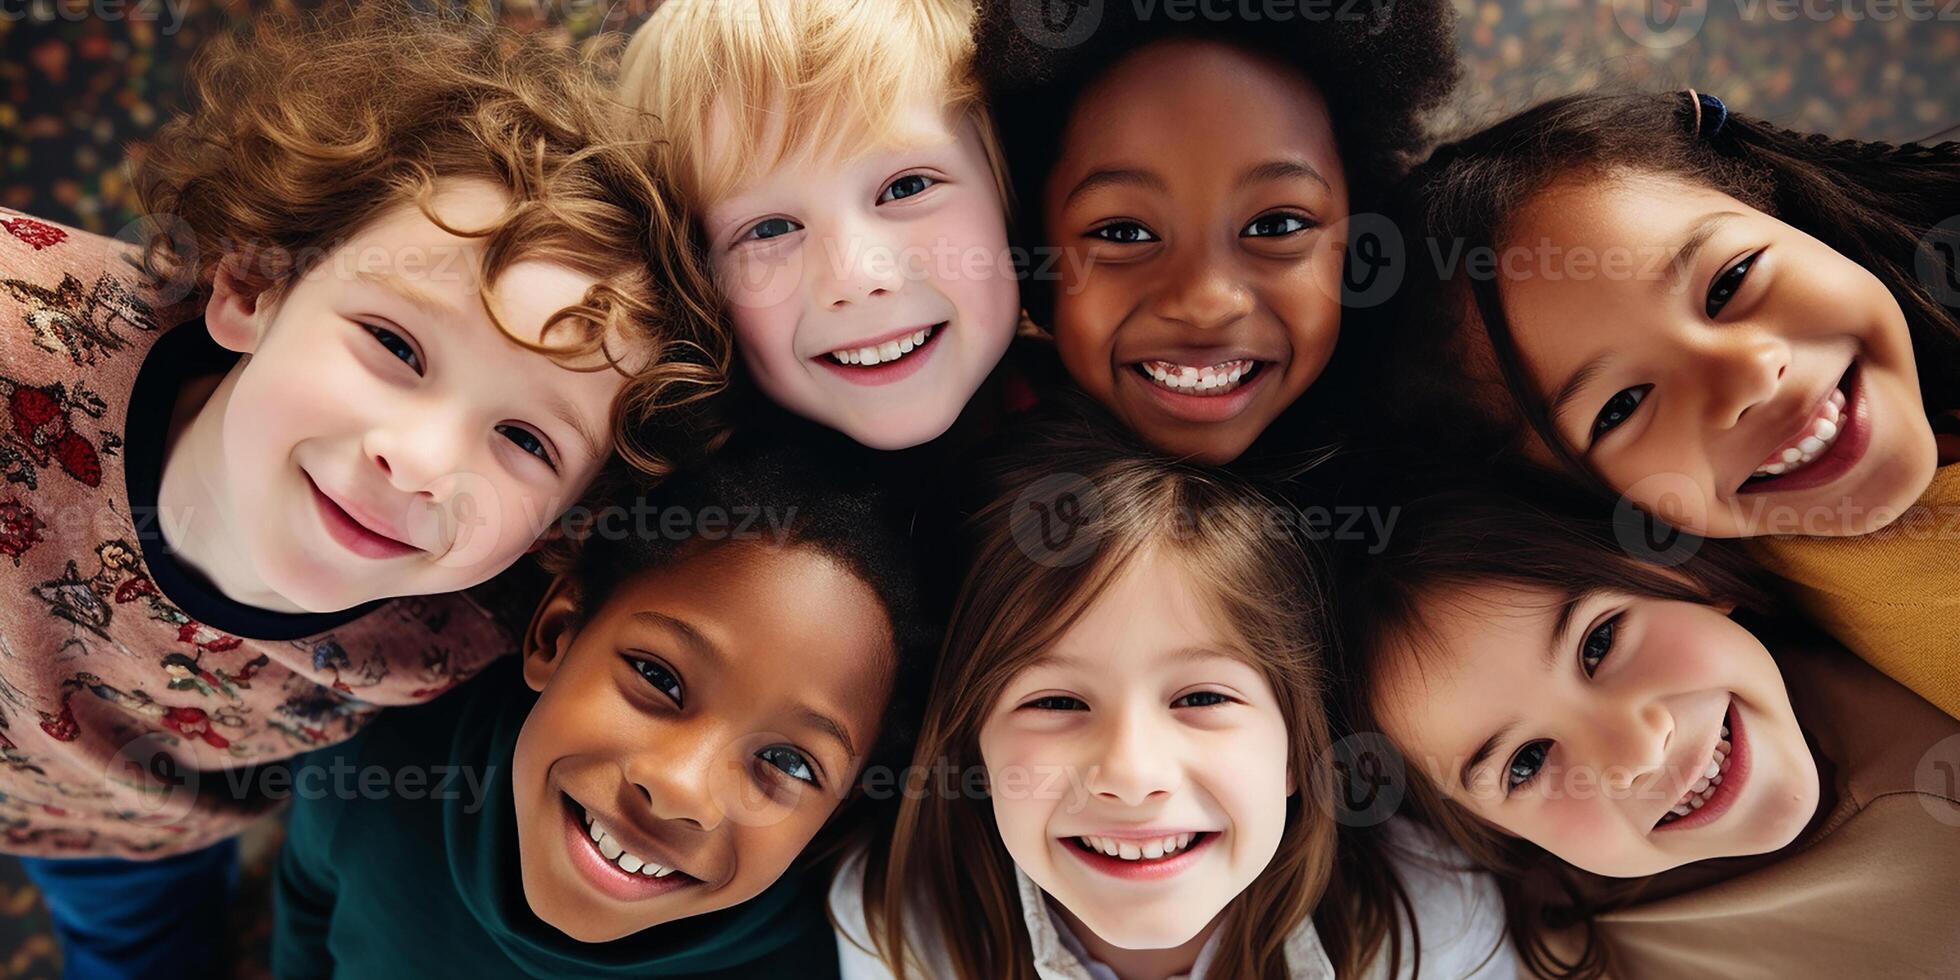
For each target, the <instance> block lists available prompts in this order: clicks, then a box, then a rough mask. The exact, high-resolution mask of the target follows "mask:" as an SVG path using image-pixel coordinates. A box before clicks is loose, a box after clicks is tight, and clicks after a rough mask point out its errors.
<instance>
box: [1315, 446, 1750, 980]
mask: <svg viewBox="0 0 1960 980" xmlns="http://www.w3.org/2000/svg"><path fill="white" fill-rule="evenodd" d="M1404 476H1405V478H1406V474H1405V475H1404ZM1432 476H1433V478H1431V477H1419V478H1418V479H1417V481H1416V482H1415V483H1414V486H1417V487H1448V489H1438V490H1424V489H1416V490H1414V491H1412V492H1409V493H1407V494H1406V495H1405V496H1403V497H1402V498H1400V499H1402V500H1403V501H1404V502H1403V503H1401V504H1399V505H1397V506H1399V508H1400V509H1399V515H1398V520H1397V523H1396V525H1395V533H1394V534H1393V535H1392V536H1390V537H1389V538H1388V540H1387V542H1386V543H1385V546H1384V547H1382V548H1381V549H1380V551H1379V553H1376V554H1362V553H1360V551H1359V550H1358V549H1356V550H1349V551H1345V552H1342V553H1341V559H1340V560H1339V561H1338V562H1337V563H1336V565H1335V569H1334V575H1333V589H1332V594H1333V598H1334V602H1335V608H1337V609H1338V610H1339V611H1340V613H1339V618H1338V628H1337V632H1338V643H1337V644H1336V650H1337V651H1338V654H1337V656H1336V658H1335V676H1336V677H1337V678H1338V679H1339V689H1338V691H1337V693H1336V698H1335V700H1336V704H1337V705H1338V707H1337V709H1336V710H1335V725H1336V727H1335V734H1336V735H1348V734H1354V733H1379V732H1381V731H1383V728H1382V725H1381V721H1380V720H1379V719H1380V713H1379V711H1378V710H1377V705H1378V704H1379V703H1380V702H1379V701H1378V698H1380V697H1381V696H1382V695H1383V691H1382V678H1383V676H1384V675H1385V674H1386V672H1387V669H1386V668H1387V662H1388V658H1389V657H1390V656H1391V655H1392V654H1391V653H1390V651H1391V650H1405V651H1407V650H1413V651H1420V650H1424V649H1428V648H1429V646H1428V644H1426V643H1425V642H1423V641H1425V640H1427V639H1429V637H1428V636H1427V628H1426V624H1425V616H1424V608H1425V604H1426V603H1427V602H1429V601H1431V600H1432V599H1433V598H1435V597H1436V596H1437V595H1438V594H1439V593H1444V592H1448V591H1450V590H1452V589H1461V588H1469V587H1479V586H1489V585H1493V584H1508V585H1516V586H1524V587H1527V588H1531V589H1537V590H1543V591H1545V592H1547V593H1548V594H1550V595H1554V596H1558V597H1560V598H1575V597H1578V596H1584V595H1588V594H1591V593H1594V592H1599V591H1604V590H1612V591H1617V592H1623V593H1631V594H1634V595H1641V596H1648V597H1652V598H1657V599H1666V600H1675V601H1682V602H1696V603H1703V604H1713V603H1718V602H1733V603H1736V604H1737V605H1738V607H1739V608H1741V609H1743V610H1745V611H1746V612H1745V614H1747V612H1754V613H1759V614H1760V613H1769V612H1773V611H1774V610H1775V609H1776V604H1775V599H1774V597H1773V595H1772V594H1771V593H1770V592H1768V591H1767V590H1766V589H1765V588H1764V585H1763V582H1762V579H1761V573H1760V572H1759V571H1757V570H1756V568H1755V567H1754V566H1753V565H1752V564H1751V563H1750V562H1749V561H1748V559H1747V557H1746V556H1745V555H1744V554H1743V553H1742V551H1741V548H1740V546H1739V545H1736V544H1735V543H1733V542H1728V541H1718V540H1705V539H1698V538H1694V537H1691V536H1685V535H1683V536H1678V537H1676V538H1675V539H1674V540H1673V542H1672V543H1671V544H1669V545H1668V546H1667V547H1666V548H1665V549H1664V550H1663V549H1657V550H1656V551H1654V552H1653V553H1650V554H1648V555H1646V556H1645V557H1635V553H1638V552H1639V549H1640V548H1641V547H1642V546H1641V545H1640V544H1637V543H1636V544H1633V545H1632V551H1631V552H1630V549H1629V541H1634V540H1644V539H1635V538H1630V537H1629V535H1645V534H1647V533H1649V532H1650V531H1651V530H1653V529H1654V527H1655V522H1653V521H1652V519H1650V518H1646V517H1645V516H1644V515H1640V514H1638V513H1637V512H1634V513H1626V512H1622V513H1621V514H1620V515H1619V516H1618V517H1617V518H1615V519H1604V518H1599V517H1596V516H1582V515H1592V514H1594V513H1595V512H1596V511H1597V507H1596V506H1594V505H1593V504H1592V503H1591V502H1590V500H1589V499H1587V498H1585V497H1584V496H1583V495H1581V494H1579V493H1578V492H1577V491H1576V490H1575V489H1574V488H1572V487H1571V485H1570V484H1569V483H1567V482H1565V481H1560V480H1555V479H1553V478H1549V477H1547V476H1546V475H1544V474H1532V473H1527V472H1523V471H1516V472H1511V471H1506V472H1501V473H1498V474H1495V475H1492V476H1489V477H1488V478H1486V479H1482V480H1474V481H1470V482H1466V481H1464V480H1463V479H1462V477H1461V475H1460V473H1457V472H1454V471H1452V472H1450V473H1437V474H1433V475H1432ZM1384 499H1387V498H1384ZM1411 641H1413V642H1411ZM1400 769H1401V771H1402V773H1403V774H1404V777H1405V779H1404V782H1405V789H1406V792H1407V795H1406V797H1405V798H1404V803H1403V806H1404V808H1405V809H1404V813H1405V814H1406V815H1407V816H1409V817H1410V818H1412V819H1414V820H1415V821H1416V822H1417V823H1419V824H1422V825H1423V826H1426V827H1428V828H1430V829H1431V830H1433V831H1435V832H1436V833H1437V834H1438V835H1439V836H1441V837H1442V838H1443V840H1445V841H1447V842H1448V843H1449V844H1451V845H1452V846H1454V847H1455V848H1457V849H1458V850H1459V851H1461V852H1462V853H1463V855H1464V856H1465V857H1466V858H1467V859H1468V861H1469V863H1470V865H1471V866H1472V868H1474V869H1476V870H1480V871H1486V872H1489V873H1490V874H1491V875H1492V876H1493V877H1494V878H1495V879H1496V882H1497V887H1498V891H1499V893H1500V894H1501V895H1502V896H1503V899H1504V909H1505V915H1506V919H1507V924H1508V929H1509V931H1510V935H1511V940H1512V942H1513V943H1514V944H1515V945H1516V947H1517V950H1518V954H1519V956H1520V958H1521V959H1522V961H1523V964H1524V966H1525V967H1526V969H1527V970H1528V971H1529V972H1530V973H1531V974H1533V975H1536V976H1546V977H1560V978H1564V977H1573V978H1588V980H1591V978H1597V977H1602V976H1604V975H1605V973H1606V970H1607V968H1608V966H1609V965H1610V963H1609V951H1608V950H1607V948H1606V947H1605V945H1604V944H1603V941H1602V940H1601V939H1600V937H1599V936H1597V935H1596V934H1594V933H1593V931H1592V925H1591V924H1592V917H1593V916H1594V915H1596V914H1599V913H1600V912H1604V911H1607V910H1609V909H1610V908H1612V907H1614V906H1615V905H1617V904H1619V903H1622V902H1625V901H1629V900H1631V899H1632V897H1633V895H1634V893H1635V892H1637V891H1638V889H1639V887H1640V885H1639V882H1638V879H1635V880H1632V881H1630V882H1626V883H1613V882H1610V881H1608V880H1606V879H1601V878H1598V877H1597V876H1591V875H1587V874H1585V873H1584V872H1581V871H1579V870H1577V869H1575V868H1573V867H1572V866H1570V865H1568V864H1566V863H1565V862H1563V861H1560V860H1559V859H1557V858H1556V857H1553V856H1552V855H1551V854H1550V853H1548V852H1546V851H1545V850H1544V849H1542V848H1540V847H1538V846H1537V845H1535V844H1532V843H1530V842H1529V841H1525V840H1521V839H1519V838H1516V837H1512V836H1510V835H1507V834H1504V833H1502V832H1501V831H1499V830H1498V829H1497V828H1495V827H1493V826H1491V825H1490V824H1488V823H1486V822H1484V821H1482V820H1480V819H1478V818H1477V817H1475V816H1474V815H1472V814H1470V813H1469V812H1468V811H1466V810H1464V809H1462V808H1461V807H1460V806H1458V805H1457V804H1455V803H1453V802H1451V801H1450V800H1449V799H1448V798H1447V797H1446V796H1445V795H1444V794H1443V793H1442V791H1441V790H1440V789H1439V788H1438V787H1436V786H1434V785H1433V784H1432V783H1431V781H1430V780H1428V779H1426V778H1425V777H1424V776H1423V774H1422V773H1421V772H1420V771H1419V770H1418V769H1417V768H1416V767H1414V766H1409V765H1404V766H1401V767H1400ZM1582 882H1583V883H1584V884H1585V885H1586V887H1585V888H1583V889H1582V888H1581V883H1582ZM1573 929H1577V930H1580V935H1581V937H1582V938H1581V939H1580V940H1579V943H1578V945H1579V948H1578V953H1577V955H1576V956H1574V957H1573V958H1571V959H1566V958H1564V957H1562V956H1561V955H1560V952H1559V950H1558V949H1556V948H1555V947H1554V944H1553V943H1552V942H1551V941H1550V937H1551V935H1552V934H1554V933H1560V932H1566V931H1569V930H1573Z"/></svg>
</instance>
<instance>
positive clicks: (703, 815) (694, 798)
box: [624, 731, 724, 831]
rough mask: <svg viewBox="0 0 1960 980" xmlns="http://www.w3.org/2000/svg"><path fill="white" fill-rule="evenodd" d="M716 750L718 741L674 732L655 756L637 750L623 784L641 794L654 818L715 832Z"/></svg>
mask: <svg viewBox="0 0 1960 980" xmlns="http://www.w3.org/2000/svg"><path fill="white" fill-rule="evenodd" d="M720 748H721V740H720V739H718V738H715V737H713V736H712V735H709V734H707V733H704V732H687V731H675V732H673V733H672V734H671V735H670V737H665V738H662V739H661V740H660V741H659V748H658V751H654V750H651V749H649V750H645V751H640V752H636V753H634V754H633V755H632V756H631V757H630V758H628V759H627V760H626V761H625V765H624V768H625V770H626V780H627V782H629V783H630V784H632V785H633V787H634V788H636V789H638V790H639V791H640V796H641V797H642V799H644V800H645V802H646V806H647V808H648V809H649V810H650V811H652V813H653V815H654V816H655V817H657V818H659V819H661V820H673V821H678V822H680V823H684V824H687V825H689V826H690V827H692V828H694V829H695V830H702V831H708V830H714V829H715V828H717V827H719V826H721V821H722V818H723V816H724V813H723V810H722V807H721V805H720V803H719V802H718V801H717V800H716V798H715V778H714V773H715V766H716V765H718V764H720V762H721V755H722V753H721V751H720Z"/></svg>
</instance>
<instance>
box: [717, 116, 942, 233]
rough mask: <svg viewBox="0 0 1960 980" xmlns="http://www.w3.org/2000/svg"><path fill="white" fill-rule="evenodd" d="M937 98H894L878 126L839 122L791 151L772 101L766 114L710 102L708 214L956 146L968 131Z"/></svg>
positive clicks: (785, 120) (787, 122) (860, 119)
mask: <svg viewBox="0 0 1960 980" xmlns="http://www.w3.org/2000/svg"><path fill="white" fill-rule="evenodd" d="M939 95H940V93H939V92H937V91H927V90H921V91H917V92H913V93H910V94H909V95H901V96H895V98H897V99H899V100H901V101H899V102H897V103H896V104H894V105H892V106H889V107H886V108H885V109H884V110H883V112H882V113H881V115H882V116H883V118H882V119H873V118H872V117H871V114H870V113H869V112H865V111H859V112H843V113H839V114H837V115H839V116H841V117H842V118H844V119H847V120H850V121H851V124H847V125H844V126H840V127H837V128H835V129H834V130H833V131H831V132H827V133H811V134H809V135H808V136H807V137H806V138H801V139H796V140H795V141H794V142H793V143H792V142H791V140H792V134H791V122H792V120H791V119H790V117H789V113H788V112H787V111H786V110H785V108H784V104H785V103H784V100H783V99H782V98H781V97H780V96H778V97H776V98H774V99H772V100H771V101H770V103H769V104H768V106H767V107H766V108H764V109H761V110H758V109H756V108H754V107H741V108H737V107H735V106H733V105H731V104H730V103H729V101H728V99H727V97H725V96H724V97H723V98H721V99H719V100H717V101H716V103H715V108H714V111H713V112H712V113H710V114H709V117H708V127H707V132H706V133H705V134H703V142H702V146H703V151H702V160H701V161H700V162H699V167H700V170H701V179H700V180H698V181H697V184H698V185H699V186H701V187H702V189H703V192H704V194H705V195H706V197H707V200H706V201H705V202H704V203H705V206H707V207H714V206H715V205H717V204H720V203H723V202H725V201H728V200H730V199H734V198H740V197H744V196H747V195H750V194H754V193H757V192H760V191H765V190H768V189H770V188H771V187H772V186H774V185H778V184H783V183H794V182H801V181H810V180H822V179H824V178H835V177H838V176H841V175H843V174H845V173H847V172H849V171H852V170H854V169H857V168H859V167H862V166H867V165H870V164H872V163H874V162H875V161H877V160H878V159H879V158H881V157H884V156H888V155H890V154H893V153H905V152H910V151H919V150H929V149H935V148H940V147H945V146H949V145H952V144H955V143H958V142H959V141H960V140H961V139H962V138H963V137H964V136H965V135H966V130H967V129H969V128H970V126H967V125H962V122H963V120H962V119H961V118H960V114H959V113H958V112H957V111H955V110H952V109H949V108H947V107H946V106H945V105H944V104H943V101H942V99H941V98H940V97H939Z"/></svg>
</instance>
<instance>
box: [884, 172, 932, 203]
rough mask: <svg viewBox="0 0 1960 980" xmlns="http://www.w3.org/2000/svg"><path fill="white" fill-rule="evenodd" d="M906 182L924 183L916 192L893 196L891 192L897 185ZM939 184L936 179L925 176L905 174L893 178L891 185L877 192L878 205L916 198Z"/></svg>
mask: <svg viewBox="0 0 1960 980" xmlns="http://www.w3.org/2000/svg"><path fill="white" fill-rule="evenodd" d="M906 181H921V182H923V183H924V186H922V187H920V188H919V189H918V190H916V191H913V192H911V193H909V194H896V195H894V194H893V193H892V192H893V191H895V190H897V189H898V185H900V184H903V183H905V182H906ZM940 183H942V182H941V181H940V180H939V179H938V178H937V177H929V176H927V175H925V174H906V175H904V176H902V177H897V178H894V179H893V180H892V182H891V183H889V184H886V185H885V187H884V189H883V190H880V191H879V192H878V203H879V204H890V203H892V202H893V201H903V200H905V199H906V198H908V197H917V196H918V195H920V194H924V193H925V192H926V191H929V190H931V189H933V188H934V187H937V186H939V185H940Z"/></svg>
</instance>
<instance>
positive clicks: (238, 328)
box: [204, 253, 278, 354]
mask: <svg viewBox="0 0 1960 980" xmlns="http://www.w3.org/2000/svg"><path fill="white" fill-rule="evenodd" d="M246 261H247V259H246V258H245V257H244V256H242V255H238V254H236V253H233V254H230V255H226V256H225V257H224V258H222V259H219V260H218V267H217V268H216V269H215V270H213V271H212V273H211V300H210V302H208V303H206V304H205V305H204V328H205V329H206V330H208V331H210V332H211V339H212V340H215V341H217V342H218V346H220V347H223V348H224V349H226V350H230V351H237V352H238V353H240V354H250V353H252V352H253V351H254V350H256V349H258V346H259V342H260V341H261V340H263V339H265V328H266V327H267V325H269V324H270V323H271V322H272V313H273V310H274V309H275V308H276V307H277V306H278V304H277V303H275V302H273V301H272V298H271V296H270V295H269V294H268V293H267V291H266V287H265V285H264V284H262V283H260V282H258V281H257V280H256V279H254V278H252V277H251V276H249V275H246V274H245V263H246Z"/></svg>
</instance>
